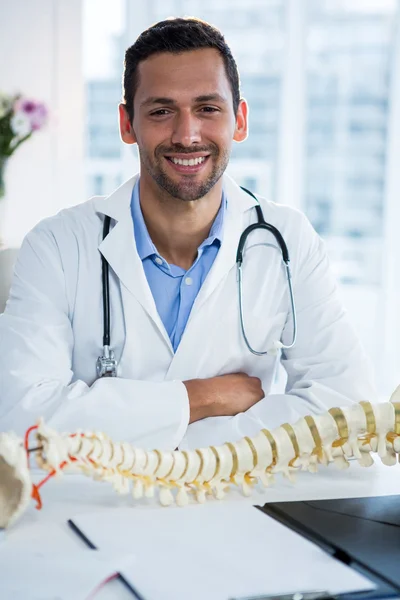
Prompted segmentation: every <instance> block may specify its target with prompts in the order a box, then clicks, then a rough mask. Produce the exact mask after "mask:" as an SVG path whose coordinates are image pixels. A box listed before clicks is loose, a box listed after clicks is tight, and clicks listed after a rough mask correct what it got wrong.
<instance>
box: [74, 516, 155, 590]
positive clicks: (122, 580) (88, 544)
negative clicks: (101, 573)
mask: <svg viewBox="0 0 400 600" xmlns="http://www.w3.org/2000/svg"><path fill="white" fill-rule="evenodd" d="M67 522H68V525H69V526H70V528H71V529H72V531H73V532H74V533H76V535H77V536H78V537H80V538H81V540H82V541H83V542H84V543H85V544H86V546H88V547H89V548H90V549H91V550H97V548H96V546H95V545H94V544H93V543H92V542H91V541H90V540H89V538H88V537H86V535H85V534H84V533H83V531H82V530H81V529H79V527H78V526H77V525H76V524H75V523H74V522H73V521H72V519H68V521H67ZM116 578H117V579H119V580H120V581H121V582H122V583H123V584H124V585H125V587H127V588H128V590H129V591H130V592H131V593H132V594H133V596H134V597H135V598H136V600H145V598H144V596H142V594H140V593H139V592H138V591H137V589H135V588H134V587H133V585H131V584H130V583H129V581H127V580H126V579H125V577H124V576H123V575H121V573H117V577H116Z"/></svg>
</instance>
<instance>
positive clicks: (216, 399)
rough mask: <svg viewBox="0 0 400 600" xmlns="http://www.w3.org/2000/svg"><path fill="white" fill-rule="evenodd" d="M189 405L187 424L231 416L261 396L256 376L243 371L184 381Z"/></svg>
mask: <svg viewBox="0 0 400 600" xmlns="http://www.w3.org/2000/svg"><path fill="white" fill-rule="evenodd" d="M183 383H184V385H185V386H186V389H187V392H188V396H189V404H190V421H189V422H190V423H194V422H195V421H199V420H200V419H204V418H206V417H221V416H229V417H232V416H235V415H237V414H239V413H241V412H245V411H246V410H248V409H249V408H251V407H252V406H253V405H254V404H256V403H257V402H259V401H260V400H262V399H263V398H264V396H265V394H264V392H263V389H262V387H261V381H260V379H258V377H249V375H247V374H246V373H232V374H229V375H220V376H219V377H211V378H210V379H190V380H189V381H184V382H183Z"/></svg>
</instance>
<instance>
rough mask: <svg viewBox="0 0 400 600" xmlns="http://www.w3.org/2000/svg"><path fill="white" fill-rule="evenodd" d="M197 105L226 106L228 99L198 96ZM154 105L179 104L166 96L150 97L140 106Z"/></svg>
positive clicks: (206, 95) (204, 95) (217, 96)
mask: <svg viewBox="0 0 400 600" xmlns="http://www.w3.org/2000/svg"><path fill="white" fill-rule="evenodd" d="M193 100H194V102H195V103H196V104H198V103H200V102H221V103H223V104H226V99H225V98H224V97H223V96H221V94H203V95H202V96H197V97H196V98H194V99H193ZM152 104H166V105H168V106H172V105H175V104H177V102H176V100H174V99H173V98H167V97H164V96H150V97H149V98H146V100H144V101H143V102H142V103H141V104H140V106H150V105H152Z"/></svg>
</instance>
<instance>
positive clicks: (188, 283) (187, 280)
mask: <svg viewBox="0 0 400 600" xmlns="http://www.w3.org/2000/svg"><path fill="white" fill-rule="evenodd" d="M185 283H186V285H192V283H193V279H192V278H191V277H186V279H185Z"/></svg>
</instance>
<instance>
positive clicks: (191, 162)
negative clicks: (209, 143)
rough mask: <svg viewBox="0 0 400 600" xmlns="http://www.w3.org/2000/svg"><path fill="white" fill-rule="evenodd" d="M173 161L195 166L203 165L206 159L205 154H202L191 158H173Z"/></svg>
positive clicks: (177, 163)
mask: <svg viewBox="0 0 400 600" xmlns="http://www.w3.org/2000/svg"><path fill="white" fill-rule="evenodd" d="M170 160H172V162H173V163H174V164H175V165H183V166H184V167H193V166H195V165H201V163H203V162H204V161H205V160H206V157H205V156H200V158H190V159H189V160H188V159H182V158H171V159H170Z"/></svg>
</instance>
